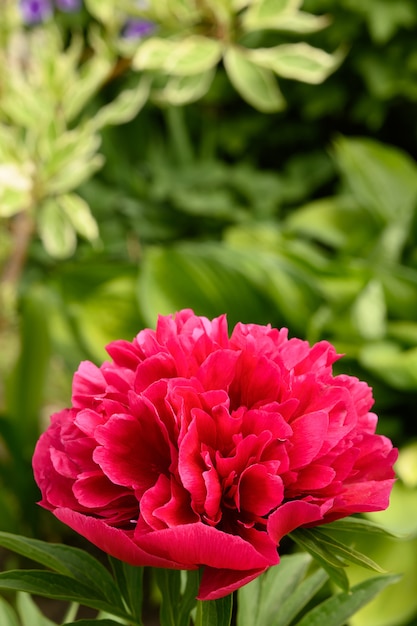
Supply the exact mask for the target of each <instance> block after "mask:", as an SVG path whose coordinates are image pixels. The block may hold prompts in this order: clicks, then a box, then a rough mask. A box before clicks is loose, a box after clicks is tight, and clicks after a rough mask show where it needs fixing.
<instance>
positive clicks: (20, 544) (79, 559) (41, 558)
mask: <svg viewBox="0 0 417 626" xmlns="http://www.w3.org/2000/svg"><path fill="white" fill-rule="evenodd" d="M0 546H2V547H3V548H7V549H8V550H11V551H13V552H16V553H17V554H20V555H22V556H24V557H26V558H28V559H30V560H32V561H35V562H36V563H40V564H41V565H44V566H45V567H48V568H50V569H52V570H54V571H55V572H58V573H60V574H63V575H65V576H69V577H71V578H73V579H74V580H76V581H78V582H80V583H82V584H83V585H85V586H87V587H91V589H93V590H95V592H96V593H98V594H100V595H103V597H105V598H107V599H108V601H109V602H110V603H111V604H112V605H113V604H114V605H115V606H119V607H122V606H123V603H122V600H121V597H120V595H119V593H118V592H117V590H116V589H115V585H114V580H113V578H112V577H111V575H110V573H109V572H108V571H107V569H106V568H105V567H104V566H103V565H101V563H100V562H99V561H97V559H95V558H94V557H93V556H91V555H90V554H89V553H88V552H85V551H84V550H80V549H79V548H73V547H70V546H65V545H63V544H58V543H54V544H50V543H47V542H45V541H40V540H39V539H30V538H28V537H22V536H19V535H14V534H11V533H5V532H0Z"/></svg>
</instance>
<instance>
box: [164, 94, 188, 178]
mask: <svg viewBox="0 0 417 626" xmlns="http://www.w3.org/2000/svg"><path fill="white" fill-rule="evenodd" d="M164 114H165V121H166V125H167V128H168V132H169V137H170V142H171V147H172V151H173V153H174V155H175V157H176V159H177V160H178V163H179V164H180V165H181V166H182V167H186V166H188V165H190V164H191V163H192V162H193V159H194V154H193V149H192V145H191V141H190V137H189V135H188V132H187V128H186V123H185V116H184V109H183V107H179V106H168V107H166V108H165V109H164Z"/></svg>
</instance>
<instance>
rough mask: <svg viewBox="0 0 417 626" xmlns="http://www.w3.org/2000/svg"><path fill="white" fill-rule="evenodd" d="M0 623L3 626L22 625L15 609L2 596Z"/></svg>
mask: <svg viewBox="0 0 417 626" xmlns="http://www.w3.org/2000/svg"><path fill="white" fill-rule="evenodd" d="M0 624H1V625H2V626H21V625H20V624H19V621H18V619H17V615H16V613H15V611H14V610H13V609H12V607H11V606H10V604H9V603H8V602H6V600H5V599H4V598H1V597H0Z"/></svg>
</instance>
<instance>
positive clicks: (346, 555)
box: [308, 528, 385, 574]
mask: <svg viewBox="0 0 417 626" xmlns="http://www.w3.org/2000/svg"><path fill="white" fill-rule="evenodd" d="M308 533H309V535H310V536H311V537H312V538H313V540H314V541H316V542H318V543H319V544H320V546H321V547H325V548H326V549H327V550H330V551H331V552H332V553H333V554H335V555H336V556H337V557H338V558H340V559H341V560H342V561H345V562H348V563H355V564H356V565H360V566H361V567H365V568H367V569H370V570H373V571H375V572H379V573H380V574H382V573H385V570H384V569H383V568H382V567H380V566H379V565H378V564H377V563H375V562H374V561H373V560H372V559H370V558H369V557H368V556H366V555H365V554H361V553H360V552H358V551H357V550H354V549H353V548H352V547H351V546H347V545H345V544H343V543H341V542H340V541H337V540H336V539H334V538H333V537H332V536H331V535H330V534H328V533H327V532H326V529H322V528H312V529H310V530H309V531H308Z"/></svg>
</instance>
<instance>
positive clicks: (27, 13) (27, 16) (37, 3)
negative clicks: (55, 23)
mask: <svg viewBox="0 0 417 626" xmlns="http://www.w3.org/2000/svg"><path fill="white" fill-rule="evenodd" d="M20 11H21V13H22V17H23V21H24V22H26V24H35V23H36V22H43V21H44V20H46V19H47V18H48V17H50V16H51V15H52V12H53V7H52V2H51V1H50V0H20Z"/></svg>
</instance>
